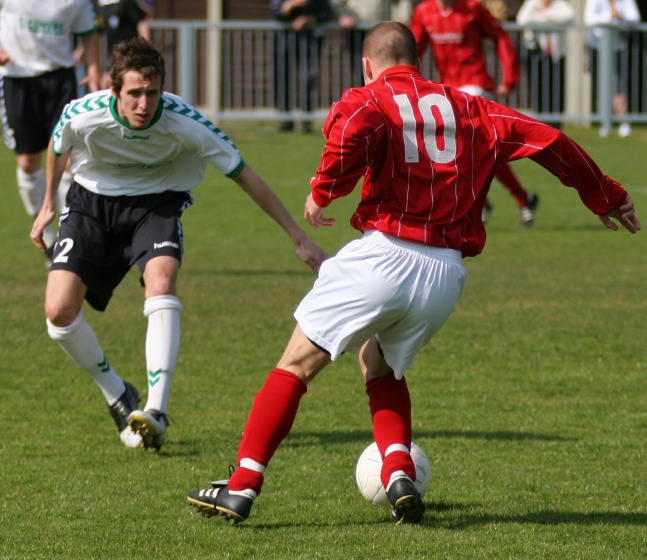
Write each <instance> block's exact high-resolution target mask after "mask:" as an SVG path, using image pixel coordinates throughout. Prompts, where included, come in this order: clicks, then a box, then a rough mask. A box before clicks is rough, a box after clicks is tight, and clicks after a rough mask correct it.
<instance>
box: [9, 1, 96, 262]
mask: <svg viewBox="0 0 647 560" xmlns="http://www.w3.org/2000/svg"><path fill="white" fill-rule="evenodd" d="M73 35H75V36H77V37H81V38H82V40H83V46H84V50H85V60H86V63H87V74H86V77H85V78H84V80H83V82H82V83H83V85H87V86H88V87H89V88H90V90H91V91H97V90H98V89H99V38H98V35H97V21H96V17H95V14H94V10H93V8H92V3H91V2H90V1H89V0H59V1H57V2H43V1H42V0H2V1H0V76H1V77H2V81H1V82H0V84H1V87H0V119H1V120H2V129H3V135H4V140H5V144H6V145H7V147H8V148H9V149H10V150H13V151H14V152H15V154H16V163H17V170H16V175H17V179H18V189H19V191H20V196H21V198H22V201H23V204H24V206H25V209H26V210H27V213H28V214H29V215H30V216H31V218H32V219H33V218H35V217H36V214H38V211H39V210H40V208H41V205H42V203H43V197H44V196H45V173H44V171H43V166H42V156H43V152H44V151H45V149H46V148H47V145H48V143H49V139H50V136H51V134H52V130H53V129H54V126H55V125H56V123H57V122H58V119H59V118H60V116H61V112H62V111H63V108H64V107H65V105H66V103H69V102H70V101H71V100H72V99H74V98H75V97H77V87H78V86H77V83H76V81H77V80H76V73H75V71H74V67H75V65H76V60H75V58H74V53H73V47H72V36H73ZM71 181H72V176H71V175H70V174H69V173H65V175H64V179H63V184H62V185H61V188H60V189H59V194H60V196H59V208H62V207H63V206H64V201H65V194H66V192H67V187H69V185H70V183H71ZM54 240H55V235H54V230H53V229H52V228H51V227H48V228H47V230H46V231H45V248H46V249H47V253H46V257H47V259H48V261H49V260H50V258H51V250H52V248H53V246H54Z"/></svg>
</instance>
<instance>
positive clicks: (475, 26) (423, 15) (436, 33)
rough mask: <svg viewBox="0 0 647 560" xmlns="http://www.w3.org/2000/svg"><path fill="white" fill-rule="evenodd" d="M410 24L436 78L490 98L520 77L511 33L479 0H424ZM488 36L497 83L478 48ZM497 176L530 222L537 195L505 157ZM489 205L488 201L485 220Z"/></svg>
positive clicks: (523, 222) (525, 222)
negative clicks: (429, 54) (429, 57)
mask: <svg viewBox="0 0 647 560" xmlns="http://www.w3.org/2000/svg"><path fill="white" fill-rule="evenodd" d="M410 28H411V31H412V32H413V35H414V37H415V38H416V44H417V45H418V56H420V57H422V55H423V54H424V52H425V50H426V48H427V45H430V46H431V50H432V54H433V57H434V62H435V64H436V68H437V69H438V75H439V78H438V81H439V82H440V83H441V84H447V85H449V86H452V87H455V88H458V89H462V90H464V91H466V92H467V93H471V94H472V95H483V96H485V97H488V98H491V96H492V94H493V92H494V91H495V89H496V93H497V94H498V95H502V96H503V95H507V93H508V92H509V91H510V89H511V88H513V87H514V86H515V85H516V84H517V82H518V81H519V60H518V58H517V55H516V52H515V50H514V45H513V44H512V40H511V39H510V36H509V35H508V34H507V33H506V31H505V29H503V27H502V25H501V24H500V23H499V21H498V20H497V19H496V18H495V17H494V16H493V15H492V14H491V13H490V12H488V10H487V9H486V8H485V6H483V4H481V3H480V2H479V1H478V0H425V1H424V2H421V3H420V4H418V6H416V9H415V10H414V12H413V16H412V19H411V24H410ZM488 38H489V39H491V40H492V42H493V43H494V46H495V48H496V52H497V56H498V58H499V60H500V61H501V66H502V69H503V79H502V81H501V83H500V84H499V85H498V86H496V84H495V82H494V79H493V78H492V76H491V75H490V74H489V72H488V69H487V65H486V61H485V55H484V52H483V44H484V40H485V39H488ZM496 178H497V179H498V180H499V181H501V183H502V184H503V186H504V187H505V188H506V189H507V190H508V191H509V192H510V194H511V195H512V196H513V197H514V199H515V201H516V203H517V207H518V208H519V216H520V218H521V226H522V227H523V228H528V227H530V226H532V224H533V223H534V220H535V210H536V208H537V205H538V203H539V197H538V196H537V195H536V194H533V193H531V192H528V191H526V189H524V188H523V187H522V186H521V183H520V182H519V179H517V177H516V175H515V174H514V173H513V172H512V169H510V166H509V165H508V164H507V163H504V164H502V165H501V167H500V168H499V169H497V172H496ZM491 209H492V206H491V205H490V204H489V202H487V203H486V205H485V211H484V213H483V216H484V220H485V219H487V217H489V214H490V212H491Z"/></svg>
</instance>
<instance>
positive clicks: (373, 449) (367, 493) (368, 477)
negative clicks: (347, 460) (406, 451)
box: [355, 442, 431, 506]
mask: <svg viewBox="0 0 647 560" xmlns="http://www.w3.org/2000/svg"><path fill="white" fill-rule="evenodd" d="M411 458H412V459H413V464H414V465H415V466H416V480H415V485H416V488H417V489H418V492H420V496H421V497H424V495H425V494H426V492H427V489H428V488H429V484H430V483H431V467H430V465H429V459H427V456H426V455H425V452H424V451H423V450H422V449H421V448H420V446H419V445H416V444H415V443H412V444H411ZM381 470H382V457H381V456H380V451H379V449H378V448H377V443H375V442H373V443H372V444H371V445H369V446H368V447H367V448H366V449H364V451H363V452H362V454H361V455H360V456H359V459H358V461H357V467H356V468H355V480H356V481H357V487H358V488H359V491H360V492H361V493H362V496H364V498H365V499H366V500H368V501H369V502H371V503H372V504H373V505H376V506H388V505H389V499H388V498H387V497H386V491H385V490H384V487H383V486H382V481H381V480H380V471H381Z"/></svg>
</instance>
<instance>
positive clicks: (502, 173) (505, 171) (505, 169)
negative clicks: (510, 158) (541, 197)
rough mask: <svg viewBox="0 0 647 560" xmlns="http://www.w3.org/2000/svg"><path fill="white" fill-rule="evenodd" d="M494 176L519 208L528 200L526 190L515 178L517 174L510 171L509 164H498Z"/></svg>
mask: <svg viewBox="0 0 647 560" xmlns="http://www.w3.org/2000/svg"><path fill="white" fill-rule="evenodd" d="M494 176H495V177H496V178H497V179H498V180H499V181H501V183H502V184H503V186H504V187H505V188H506V190H507V191H508V192H509V193H510V194H511V195H512V196H514V197H515V199H516V201H517V206H518V207H519V208H521V207H522V206H523V205H524V204H525V203H526V202H527V201H528V191H526V189H524V188H523V187H522V186H521V183H520V182H519V179H517V176H516V175H515V174H514V173H513V172H512V169H511V168H510V165H508V164H507V163H504V164H503V165H500V166H499V167H498V168H497V171H496V173H495V174H494Z"/></svg>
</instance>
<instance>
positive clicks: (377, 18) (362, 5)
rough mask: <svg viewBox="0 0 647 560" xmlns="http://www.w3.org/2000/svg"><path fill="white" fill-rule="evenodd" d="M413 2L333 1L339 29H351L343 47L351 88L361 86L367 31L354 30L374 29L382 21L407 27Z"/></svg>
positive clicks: (392, 0)
mask: <svg viewBox="0 0 647 560" xmlns="http://www.w3.org/2000/svg"><path fill="white" fill-rule="evenodd" d="M413 3H414V0H333V6H334V7H335V9H336V10H337V12H338V14H339V21H340V24H341V26H342V27H347V28H348V27H350V29H349V30H348V31H347V33H346V37H345V43H346V49H347V51H348V54H349V58H350V68H351V79H352V86H357V87H359V86H362V85H363V84H364V77H363V75H362V43H363V42H364V37H365V36H366V33H367V32H368V30H366V29H355V28H353V27H354V26H355V25H357V24H358V23H360V24H370V25H376V24H378V23H380V22H383V21H389V20H393V21H399V22H401V23H405V24H408V23H409V21H410V19H411V12H412V10H413Z"/></svg>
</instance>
